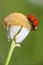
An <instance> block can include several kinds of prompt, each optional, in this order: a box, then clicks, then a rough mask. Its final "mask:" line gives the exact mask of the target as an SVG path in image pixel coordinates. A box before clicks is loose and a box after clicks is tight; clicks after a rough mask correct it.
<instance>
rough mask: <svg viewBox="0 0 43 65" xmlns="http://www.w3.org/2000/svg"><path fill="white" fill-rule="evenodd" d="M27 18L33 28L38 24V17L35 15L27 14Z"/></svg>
mask: <svg viewBox="0 0 43 65" xmlns="http://www.w3.org/2000/svg"><path fill="white" fill-rule="evenodd" d="M27 19H28V20H29V21H31V23H32V25H33V28H34V29H36V28H37V26H38V19H37V17H36V16H34V15H28V16H27Z"/></svg>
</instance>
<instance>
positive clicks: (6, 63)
mask: <svg viewBox="0 0 43 65" xmlns="http://www.w3.org/2000/svg"><path fill="white" fill-rule="evenodd" d="M17 46H18V47H20V44H16V43H15V42H14V40H12V43H11V47H10V50H9V53H8V57H7V60H6V62H5V65H8V64H9V62H10V59H11V56H12V53H13V50H14V48H15V47H17Z"/></svg>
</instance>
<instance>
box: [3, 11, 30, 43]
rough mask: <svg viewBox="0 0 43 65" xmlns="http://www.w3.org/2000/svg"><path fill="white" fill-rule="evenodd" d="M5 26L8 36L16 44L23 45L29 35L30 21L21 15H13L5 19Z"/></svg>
mask: <svg viewBox="0 0 43 65" xmlns="http://www.w3.org/2000/svg"><path fill="white" fill-rule="evenodd" d="M3 26H4V27H5V28H6V29H7V36H8V39H10V40H13V39H14V40H15V42H16V43H21V42H22V41H23V40H24V39H25V38H26V36H27V35H28V34H29V32H30V29H31V26H30V24H29V20H28V19H27V18H26V16H25V15H23V14H21V13H17V12H15V13H12V14H10V15H8V16H7V17H5V18H4V21H3Z"/></svg>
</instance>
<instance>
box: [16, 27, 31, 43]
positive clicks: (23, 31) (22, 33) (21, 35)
mask: <svg viewBox="0 0 43 65" xmlns="http://www.w3.org/2000/svg"><path fill="white" fill-rule="evenodd" d="M29 32H30V30H28V29H27V28H24V27H23V28H22V29H21V31H20V33H19V34H18V35H17V36H16V37H15V40H16V43H21V42H22V41H23V40H24V39H25V38H26V36H27V35H28V34H29Z"/></svg>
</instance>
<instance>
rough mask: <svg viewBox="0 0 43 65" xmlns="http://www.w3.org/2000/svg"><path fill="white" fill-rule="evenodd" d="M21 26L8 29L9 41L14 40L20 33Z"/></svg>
mask: <svg viewBox="0 0 43 65" xmlns="http://www.w3.org/2000/svg"><path fill="white" fill-rule="evenodd" d="M20 28H21V27H20V26H12V27H9V28H7V32H8V33H7V34H8V35H7V36H8V38H9V39H13V38H14V36H15V35H16V34H17V33H18V31H19V30H20Z"/></svg>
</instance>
